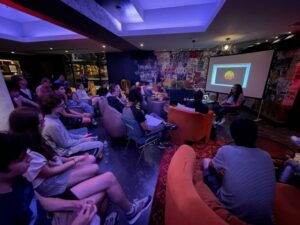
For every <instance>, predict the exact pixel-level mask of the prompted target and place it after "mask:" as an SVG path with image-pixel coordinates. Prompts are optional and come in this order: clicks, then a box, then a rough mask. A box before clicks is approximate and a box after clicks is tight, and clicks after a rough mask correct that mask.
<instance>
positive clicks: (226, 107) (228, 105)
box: [214, 84, 245, 125]
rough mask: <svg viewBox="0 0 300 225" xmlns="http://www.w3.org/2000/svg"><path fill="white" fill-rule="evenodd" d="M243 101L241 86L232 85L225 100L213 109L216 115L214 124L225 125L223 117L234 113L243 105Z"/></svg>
mask: <svg viewBox="0 0 300 225" xmlns="http://www.w3.org/2000/svg"><path fill="white" fill-rule="evenodd" d="M244 101H245V98H244V95H243V89H242V86H241V85H240V84H235V85H233V87H232V88H231V91H230V93H229V95H228V97H227V99H225V100H224V101H222V102H221V103H219V105H218V106H217V107H216V108H215V109H214V111H215V114H216V121H215V124H217V125H222V124H223V123H225V118H224V116H225V115H226V114H227V113H230V112H235V111H236V110H237V109H239V108H240V107H241V106H242V105H243V103H244Z"/></svg>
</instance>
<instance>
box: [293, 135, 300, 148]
mask: <svg viewBox="0 0 300 225" xmlns="http://www.w3.org/2000/svg"><path fill="white" fill-rule="evenodd" d="M291 141H292V142H293V143H294V144H295V145H297V146H298V147H300V138H298V137H296V136H291Z"/></svg>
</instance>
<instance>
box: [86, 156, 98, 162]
mask: <svg viewBox="0 0 300 225" xmlns="http://www.w3.org/2000/svg"><path fill="white" fill-rule="evenodd" d="M87 161H88V163H91V164H94V163H96V157H95V156H93V155H88V160H87Z"/></svg>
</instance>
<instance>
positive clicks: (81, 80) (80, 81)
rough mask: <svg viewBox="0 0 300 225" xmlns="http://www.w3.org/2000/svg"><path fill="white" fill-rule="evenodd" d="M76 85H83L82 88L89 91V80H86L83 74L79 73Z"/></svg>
mask: <svg viewBox="0 0 300 225" xmlns="http://www.w3.org/2000/svg"><path fill="white" fill-rule="evenodd" d="M76 84H77V85H80V84H83V87H84V89H85V90H86V91H88V89H89V80H88V79H87V78H86V76H85V74H84V73H81V74H80V75H79V79H76Z"/></svg>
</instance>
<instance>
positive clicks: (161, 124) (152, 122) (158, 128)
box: [122, 88, 176, 148]
mask: <svg viewBox="0 0 300 225" xmlns="http://www.w3.org/2000/svg"><path fill="white" fill-rule="evenodd" d="M142 100H143V97H142V95H141V93H140V91H139V89H137V88H132V89H131V90H130V91H129V95H128V103H127V105H126V106H125V107H124V109H123V113H122V116H123V117H124V118H127V119H134V120H136V121H137V123H138V124H139V126H140V128H141V130H142V131H144V132H152V133H156V132H162V134H163V136H164V137H163V139H166V137H165V136H166V129H175V128H176V126H174V125H172V124H169V123H166V122H165V121H164V120H163V119H161V118H159V117H158V116H157V115H154V114H151V115H145V114H144V112H143V111H142V110H141V109H140V103H141V101H142ZM164 145H165V146H164ZM167 146H169V144H168V143H160V146H159V147H160V148H163V147H167Z"/></svg>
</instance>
